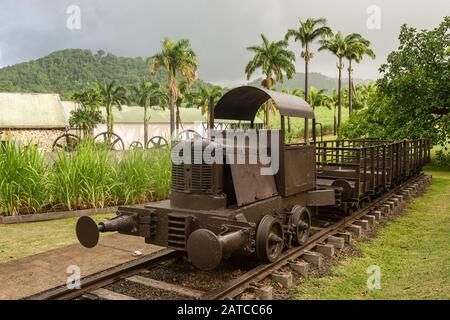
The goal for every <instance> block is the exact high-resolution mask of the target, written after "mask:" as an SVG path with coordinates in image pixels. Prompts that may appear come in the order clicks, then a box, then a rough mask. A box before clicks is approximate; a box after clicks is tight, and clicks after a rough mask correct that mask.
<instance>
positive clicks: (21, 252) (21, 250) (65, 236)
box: [0, 214, 114, 263]
mask: <svg viewBox="0 0 450 320" xmlns="http://www.w3.org/2000/svg"><path fill="white" fill-rule="evenodd" d="M112 216H114V214H101V215H95V216H92V218H93V219H94V220H95V221H97V222H100V220H104V219H106V218H110V217H112ZM77 220H78V218H68V219H62V220H53V221H44V222H34V223H19V224H11V225H0V263H3V262H7V261H11V260H14V259H19V258H23V257H26V256H30V255H33V254H37V253H40V252H44V251H48V250H52V249H56V248H59V247H63V246H67V245H70V244H73V243H76V242H77V241H78V240H77V237H76V234H75V224H76V222H77ZM101 236H103V234H101Z"/></svg>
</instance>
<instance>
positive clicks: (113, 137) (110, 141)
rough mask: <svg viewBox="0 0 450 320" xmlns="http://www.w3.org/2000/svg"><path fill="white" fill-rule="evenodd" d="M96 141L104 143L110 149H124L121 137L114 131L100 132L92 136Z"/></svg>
mask: <svg viewBox="0 0 450 320" xmlns="http://www.w3.org/2000/svg"><path fill="white" fill-rule="evenodd" d="M94 140H95V141H96V142H100V143H104V144H105V145H106V146H108V148H109V149H111V150H125V144H124V143H123V140H122V138H121V137H119V136H118V135H117V134H115V133H114V132H102V133H99V134H98V135H96V136H95V137H94Z"/></svg>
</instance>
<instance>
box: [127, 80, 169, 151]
mask: <svg viewBox="0 0 450 320" xmlns="http://www.w3.org/2000/svg"><path fill="white" fill-rule="evenodd" d="M131 89H132V91H133V93H134V99H135V101H136V102H137V103H138V104H139V105H140V106H141V107H143V108H144V146H145V147H146V146H147V142H148V122H149V120H150V116H149V114H148V108H149V107H150V106H151V105H152V104H153V103H155V102H156V101H158V102H160V99H164V98H167V96H166V95H165V93H164V91H163V90H162V89H161V87H160V85H159V84H158V83H151V82H149V81H147V80H145V79H143V80H142V82H141V84H140V85H139V86H133V87H131Z"/></svg>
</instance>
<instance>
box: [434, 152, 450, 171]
mask: <svg viewBox="0 0 450 320" xmlns="http://www.w3.org/2000/svg"><path fill="white" fill-rule="evenodd" d="M433 164H434V165H436V166H439V167H450V153H445V152H444V151H443V150H438V151H436V155H435V158H434V161H433Z"/></svg>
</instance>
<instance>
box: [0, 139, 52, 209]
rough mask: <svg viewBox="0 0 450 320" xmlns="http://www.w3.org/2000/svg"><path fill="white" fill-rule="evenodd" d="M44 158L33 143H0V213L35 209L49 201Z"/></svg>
mask: <svg viewBox="0 0 450 320" xmlns="http://www.w3.org/2000/svg"><path fill="white" fill-rule="evenodd" d="M47 182H48V180H47V175H46V165H45V163H44V158H43V157H42V156H41V155H40V154H39V150H38V148H37V146H35V145H34V144H28V145H23V144H16V143H14V142H12V141H6V142H5V143H3V144H2V145H0V213H2V212H3V213H7V214H9V215H17V214H20V213H35V212H37V211H39V210H40V209H41V208H43V207H45V206H46V204H47V201H48V197H47V195H48V188H47V186H48V184H47Z"/></svg>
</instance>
